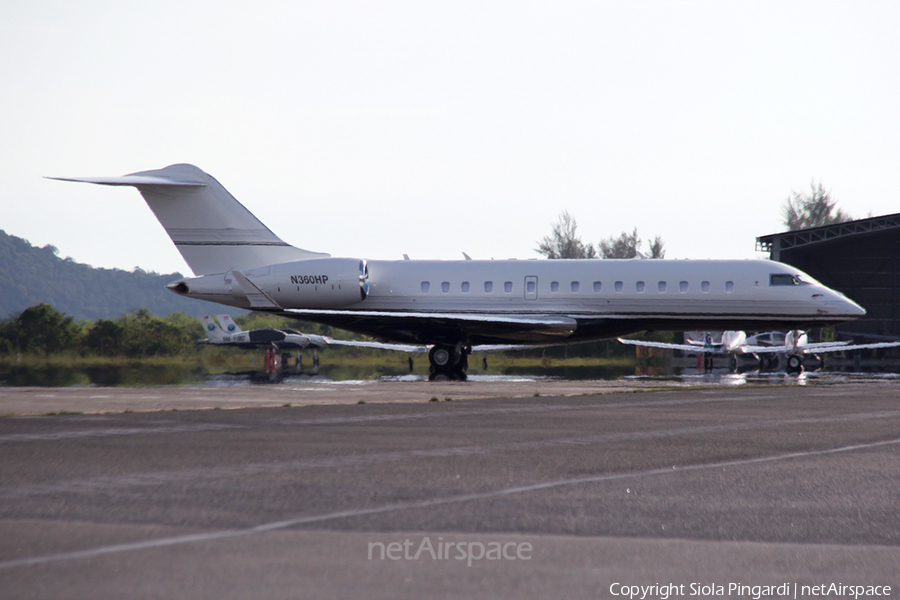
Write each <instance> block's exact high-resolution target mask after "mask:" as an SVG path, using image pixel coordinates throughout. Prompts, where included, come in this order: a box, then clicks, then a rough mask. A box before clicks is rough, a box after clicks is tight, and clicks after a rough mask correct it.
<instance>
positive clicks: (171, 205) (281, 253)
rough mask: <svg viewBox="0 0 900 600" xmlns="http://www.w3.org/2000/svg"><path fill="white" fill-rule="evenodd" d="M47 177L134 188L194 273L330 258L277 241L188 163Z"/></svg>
mask: <svg viewBox="0 0 900 600" xmlns="http://www.w3.org/2000/svg"><path fill="white" fill-rule="evenodd" d="M50 179H58V180H61V181H79V182H84V183H96V184H100V185H117V186H122V185H125V186H133V187H136V188H137V189H138V191H139V192H140V193H141V195H142V196H143V197H144V200H146V202H147V205H148V206H150V210H152V211H153V214H154V215H156V218H157V219H158V220H159V222H160V224H162V226H163V227H164V228H165V230H166V233H168V234H169V237H170V238H171V239H172V242H174V243H175V246H176V247H177V248H178V251H179V252H181V256H182V257H184V260H185V262H186V263H187V264H188V266H189V267H190V268H191V270H192V271H193V272H194V275H197V276H200V275H214V274H218V273H227V272H228V271H233V270H239V271H245V270H249V269H253V268H255V267H260V266H264V265H270V264H275V263H282V262H290V261H295V260H305V259H309V258H324V257H327V256H330V255H329V254H324V253H321V252H310V251H308V250H301V249H300V248H296V247H294V246H291V245H290V244H287V243H286V242H284V241H282V240H281V238H279V237H278V236H277V235H275V234H274V233H272V231H270V230H269V228H268V227H266V226H265V225H263V223H262V222H261V221H260V220H259V219H257V218H256V217H255V216H253V214H252V213H251V212H250V211H249V210H247V209H246V208H245V207H244V206H243V205H242V204H241V203H240V202H238V201H237V200H236V199H235V197H234V196H232V195H231V194H230V193H228V190H226V189H225V188H224V187H223V186H222V184H220V183H219V182H218V181H216V179H215V178H214V177H212V176H211V175H209V174H207V173H205V172H203V171H202V170H200V169H198V168H197V167H195V166H193V165H187V164H177V165H170V166H168V167H166V168H164V169H159V170H156V171H141V172H139V173H132V174H130V175H125V176H122V177H79V178H65V177H51V178H50Z"/></svg>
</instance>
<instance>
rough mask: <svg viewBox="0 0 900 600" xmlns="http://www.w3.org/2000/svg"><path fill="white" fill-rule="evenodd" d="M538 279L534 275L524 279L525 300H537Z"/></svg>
mask: <svg viewBox="0 0 900 600" xmlns="http://www.w3.org/2000/svg"><path fill="white" fill-rule="evenodd" d="M537 285H538V278H537V277H535V276H534V275H529V276H528V277H526V278H525V299H526V300H537V297H538V291H537Z"/></svg>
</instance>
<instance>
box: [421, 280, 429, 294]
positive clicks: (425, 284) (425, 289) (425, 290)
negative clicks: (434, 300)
mask: <svg viewBox="0 0 900 600" xmlns="http://www.w3.org/2000/svg"><path fill="white" fill-rule="evenodd" d="M429 288H431V284H430V283H428V282H427V281H423V282H422V293H423V294H427V293H428V290H429Z"/></svg>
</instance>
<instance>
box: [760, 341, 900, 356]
mask: <svg viewBox="0 0 900 600" xmlns="http://www.w3.org/2000/svg"><path fill="white" fill-rule="evenodd" d="M895 346H900V342H879V343H876V344H852V345H851V344H848V343H847V342H836V343H833V344H831V343H826V342H822V343H816V344H804V345H803V346H797V347H796V348H794V347H793V346H744V347H743V352H745V353H750V354H765V353H770V354H771V353H780V354H791V353H794V354H796V353H800V354H825V353H827V352H842V351H844V350H869V349H874V348H893V347H895Z"/></svg>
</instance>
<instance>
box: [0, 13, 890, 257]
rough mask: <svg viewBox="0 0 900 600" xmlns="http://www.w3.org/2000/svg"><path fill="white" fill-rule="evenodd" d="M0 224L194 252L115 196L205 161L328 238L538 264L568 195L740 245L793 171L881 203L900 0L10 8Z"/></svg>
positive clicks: (789, 186)
mask: <svg viewBox="0 0 900 600" xmlns="http://www.w3.org/2000/svg"><path fill="white" fill-rule="evenodd" d="M0 16H2V18H0V52H2V58H0V175H2V176H0V229H4V230H5V231H6V232H7V233H9V234H12V235H17V236H19V237H24V238H26V239H28V240H30V241H31V242H32V243H34V244H36V245H39V246H43V245H45V244H53V245H55V246H57V247H58V248H59V250H60V256H63V257H64V256H70V257H72V258H73V259H75V260H76V261H79V262H86V263H89V264H92V265H94V266H98V267H119V268H124V269H128V270H130V269H132V268H134V267H135V266H140V267H142V268H144V269H147V270H155V271H158V272H164V273H169V272H172V271H176V270H180V271H181V272H183V273H185V274H188V273H190V271H189V270H188V268H187V266H186V265H185V264H184V263H183V262H182V260H181V257H180V256H179V254H178V253H177V251H176V250H175V248H174V246H173V245H172V244H171V242H170V241H169V239H168V237H167V236H166V235H165V232H164V231H163V229H162V227H161V226H160V225H159V224H158V223H157V221H156V219H155V218H154V217H153V215H152V213H151V212H150V211H149V209H148V208H147V207H146V205H145V204H144V202H143V199H142V198H141V197H140V195H139V194H138V193H137V191H136V190H134V189H132V188H110V187H101V186H91V185H87V184H76V183H63V182H58V181H50V180H46V179H43V176H79V175H123V174H126V173H131V172H135V171H143V170H147V169H158V168H162V167H164V166H166V165H169V164H172V163H177V162H189V163H192V164H195V165H197V166H198V167H200V168H201V169H203V170H205V171H207V172H208V173H210V174H212V175H213V176H214V177H216V178H217V179H218V180H219V181H220V182H221V183H222V184H223V185H224V186H225V187H226V188H228V190H229V191H231V193H232V194H234V195H235V197H237V198H238V200H240V201H241V202H242V203H243V204H244V205H245V206H247V208H249V209H250V210H251V211H252V212H253V213H254V214H256V216H257V217H259V218H260V219H261V220H262V221H263V222H264V223H266V224H267V225H268V226H269V227H270V228H271V229H272V230H273V231H275V233H277V234H278V235H280V236H281V237H282V239H284V240H285V241H287V242H289V243H292V244H294V245H296V246H300V247H302V248H306V249H309V250H317V251H323V252H330V253H331V254H333V255H335V256H354V257H357V256H358V257H363V258H375V259H378V258H384V259H395V258H396V259H399V258H401V257H402V254H403V253H407V254H409V255H410V256H411V257H413V258H450V259H458V258H461V257H462V254H461V252H463V251H465V252H466V253H468V254H469V255H470V256H472V257H473V258H492V257H493V258H513V257H516V258H534V257H537V256H538V254H537V253H535V252H534V250H533V249H534V248H535V247H536V246H537V243H538V241H539V240H540V239H541V238H542V237H543V236H544V235H546V234H548V233H549V231H550V227H551V224H552V223H553V222H555V221H556V219H557V216H558V215H559V213H560V211H562V210H564V209H566V210H568V211H569V212H570V213H571V214H572V215H574V216H575V218H576V219H577V221H578V225H579V230H578V231H579V233H580V234H581V237H582V239H583V240H584V241H586V242H594V243H596V242H597V241H599V240H600V239H602V238H606V237H609V236H611V235H618V234H619V233H621V232H622V231H624V230H629V231H630V230H631V229H632V228H634V227H637V228H638V231H639V233H640V234H641V236H642V237H643V238H644V239H645V240H648V239H650V238H652V237H653V236H654V235H657V234H658V235H661V236H662V237H663V239H664V240H665V242H666V249H667V257H668V258H752V257H757V256H761V255H759V254H757V253H756V252H755V251H754V242H755V238H756V237H757V236H759V235H764V234H768V233H773V232H776V231H779V230H781V228H782V226H781V206H782V204H783V203H784V200H785V199H786V198H787V197H788V196H789V194H790V193H791V190H795V191H803V190H808V189H809V185H810V182H811V181H816V182H821V183H822V184H823V185H824V186H825V187H826V189H830V190H831V192H832V195H833V196H834V197H835V198H836V199H837V200H838V201H839V206H840V207H841V208H843V209H844V210H845V211H847V212H849V213H850V214H851V215H853V216H855V217H865V216H867V215H868V214H870V213H871V214H872V215H881V214H890V213H895V212H900V193H898V189H896V188H897V181H896V175H897V169H898V166H900V117H898V115H900V35H898V33H897V32H898V30H900V2H894V1H888V0H885V1H883V2H864V1H859V0H853V1H848V2H828V1H823V0H815V1H809V2H791V1H785V0H778V1H773V2H765V1H758V0H754V1H752V2H751V1H748V2H728V1H723V0H710V1H687V0H686V1H680V2H674V1H673V2H663V1H660V2H640V1H635V2H623V1H616V2H600V1H593V2H561V1H559V0H554V1H553V2H525V1H521V0H520V1H515V2H512V1H510V2H484V1H479V2H462V1H453V2H440V1H425V2H423V1H413V2H386V1H378V2H339V1H332V0H329V1H327V2H325V1H322V2H297V1H294V0H292V1H285V2H276V1H265V0H262V1H259V0H257V1H255V2H246V1H245V0H244V1H241V2H229V1H222V0H217V1H215V2H212V1H210V2H192V1H190V0H177V1H170V0H156V1H154V2H141V3H137V2H122V1H121V0H115V1H113V0H110V1H109V2H103V1H91V0H87V1H85V2H69V1H62V0H60V1H50V0H30V1H28V2H25V1H12V2H6V3H5V4H4V6H3V8H2V10H0Z"/></svg>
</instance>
